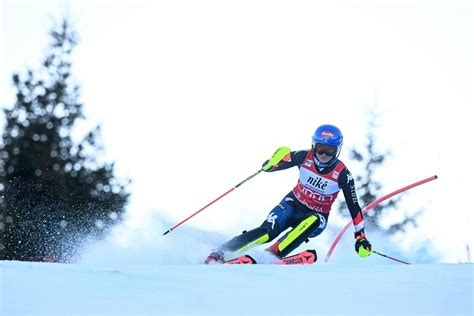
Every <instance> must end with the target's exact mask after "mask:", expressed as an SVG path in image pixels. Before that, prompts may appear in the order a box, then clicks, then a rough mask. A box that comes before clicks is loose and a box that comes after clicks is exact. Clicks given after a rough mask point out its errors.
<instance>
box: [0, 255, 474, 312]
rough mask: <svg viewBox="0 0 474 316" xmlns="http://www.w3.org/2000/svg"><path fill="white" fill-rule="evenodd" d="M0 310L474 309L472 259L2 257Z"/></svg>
mask: <svg viewBox="0 0 474 316" xmlns="http://www.w3.org/2000/svg"><path fill="white" fill-rule="evenodd" d="M0 273H1V279H0V280H1V293H0V298H1V301H0V305H1V309H0V315H2V316H6V315H18V314H28V315H86V314H87V315H89V314H94V315H137V314H140V315H177V314H178V315H182V314H186V315H189V314H190V315H321V314H325V315H369V314H371V315H473V300H474V299H473V265H472V264H415V265H401V264H400V265H355V266H354V265H324V264H319V263H318V264H315V265H307V266H276V265H253V266H249V265H243V266H237V265H212V266H206V265H198V264H182V265H179V264H173V265H155V266H152V265H123V266H120V265H119V264H117V265H105V266H101V265H90V264H57V263H30V262H13V261H0Z"/></svg>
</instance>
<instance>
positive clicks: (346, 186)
mask: <svg viewBox="0 0 474 316" xmlns="http://www.w3.org/2000/svg"><path fill="white" fill-rule="evenodd" d="M339 187H340V188H341V190H342V192H343V193H344V198H345V200H346V204H347V208H348V209H349V212H350V213H351V217H352V223H353V224H354V228H355V231H356V233H358V232H362V233H363V232H364V217H363V216H362V210H361V208H360V205H359V200H358V198H357V192H356V189H355V183H354V178H353V177H352V175H351V173H350V172H349V170H348V169H347V168H344V170H342V172H341V175H340V177H339Z"/></svg>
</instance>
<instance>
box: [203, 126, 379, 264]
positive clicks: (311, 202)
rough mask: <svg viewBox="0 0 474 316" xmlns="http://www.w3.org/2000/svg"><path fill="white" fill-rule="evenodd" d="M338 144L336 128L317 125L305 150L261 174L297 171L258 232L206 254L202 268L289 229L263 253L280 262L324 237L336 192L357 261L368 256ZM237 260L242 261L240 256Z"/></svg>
mask: <svg viewBox="0 0 474 316" xmlns="http://www.w3.org/2000/svg"><path fill="white" fill-rule="evenodd" d="M342 141H343V136H342V133H341V131H340V130H339V128H337V127H336V126H334V125H329V124H326V125H321V126H319V127H318V128H317V129H316V131H315V132H314V135H313V137H312V146H311V150H300V151H292V152H291V153H289V154H288V155H287V156H286V157H285V158H283V160H282V161H281V162H280V163H279V164H277V165H275V166H273V167H272V168H270V169H269V170H267V171H268V172H273V171H279V170H284V169H288V168H291V167H294V166H297V167H298V168H299V179H298V183H297V185H296V186H295V187H294V189H293V190H292V191H291V192H289V193H288V194H287V195H286V196H285V197H284V198H283V199H282V201H281V202H280V203H279V204H278V205H277V206H275V208H273V210H272V211H271V212H270V213H269V214H268V216H267V219H266V220H265V221H264V222H263V223H262V224H261V225H260V226H259V227H257V228H255V229H252V230H249V231H244V232H243V233H242V234H241V235H238V236H236V237H234V238H232V239H231V240H229V241H228V242H226V243H224V244H223V245H222V246H220V247H219V248H218V249H217V250H214V251H212V252H211V254H210V255H209V256H208V257H207V258H206V260H205V261H204V263H206V264H209V263H223V262H224V253H227V252H232V253H234V252H241V251H244V250H247V249H249V248H250V247H253V246H256V245H260V244H264V243H268V242H270V241H272V240H274V239H275V238H276V237H278V236H279V235H280V234H281V233H282V232H284V231H286V230H287V229H288V228H290V227H291V228H292V229H291V230H289V231H288V232H287V233H286V234H284V235H283V236H282V237H281V238H279V239H277V241H276V242H275V243H274V244H273V245H272V246H271V247H269V248H268V249H266V250H267V251H269V252H270V253H271V254H273V255H274V256H276V257H277V258H283V257H286V256H287V255H288V254H290V253H291V252H292V251H293V250H294V249H296V248H297V247H298V246H299V245H300V244H301V243H302V242H303V241H305V240H307V239H308V238H313V237H316V236H318V235H320V234H321V233H322V232H323V231H324V229H325V228H326V225H327V221H328V217H329V213H330V211H331V206H332V204H333V203H334V201H335V200H336V197H337V194H338V193H339V191H340V190H342V192H343V194H344V198H345V200H346V204H347V207H348V209H349V212H350V214H351V217H352V222H353V224H354V228H355V233H354V236H355V239H356V241H355V250H356V252H357V253H358V254H359V256H361V257H367V256H369V255H370V253H371V251H372V246H371V244H370V242H369V241H368V240H367V238H366V236H365V232H364V219H363V216H362V211H361V208H360V206H359V202H358V199H357V194H356V190H355V184H354V179H353V177H352V175H351V173H350V172H349V170H348V169H347V167H346V166H345V165H344V163H343V162H342V161H341V160H339V159H338V157H339V154H340V152H341V147H342ZM267 162H268V161H266V162H265V163H264V165H265V164H266V163H267ZM240 258H243V259H245V257H244V256H242V257H240ZM236 260H239V258H237V259H236ZM233 263H247V262H233Z"/></svg>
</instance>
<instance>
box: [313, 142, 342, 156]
mask: <svg viewBox="0 0 474 316" xmlns="http://www.w3.org/2000/svg"><path fill="white" fill-rule="evenodd" d="M313 150H314V152H315V153H316V154H318V155H326V156H335V155H336V154H337V147H334V146H329V145H323V144H316V146H314V148H313Z"/></svg>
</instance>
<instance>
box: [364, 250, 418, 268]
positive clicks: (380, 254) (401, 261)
mask: <svg viewBox="0 0 474 316" xmlns="http://www.w3.org/2000/svg"><path fill="white" fill-rule="evenodd" d="M372 252H373V253H375V254H378V255H379V256H382V257H385V258H388V259H391V260H394V261H397V262H400V263H404V264H411V263H410V262H406V261H403V260H400V259H397V258H394V257H390V256H387V255H384V254H383V253H380V252H378V251H375V250H373V249H372Z"/></svg>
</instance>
